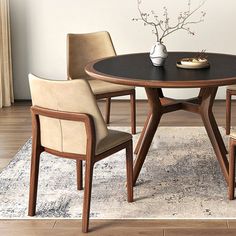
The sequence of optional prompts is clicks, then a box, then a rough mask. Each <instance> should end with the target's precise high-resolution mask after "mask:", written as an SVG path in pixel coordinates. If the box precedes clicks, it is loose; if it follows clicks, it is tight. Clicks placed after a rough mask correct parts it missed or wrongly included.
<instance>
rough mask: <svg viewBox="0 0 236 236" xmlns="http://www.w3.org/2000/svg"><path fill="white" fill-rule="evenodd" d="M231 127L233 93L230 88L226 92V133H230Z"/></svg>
mask: <svg viewBox="0 0 236 236" xmlns="http://www.w3.org/2000/svg"><path fill="white" fill-rule="evenodd" d="M230 127H231V93H230V91H229V90H227V92H226V134H227V135H229V134H230Z"/></svg>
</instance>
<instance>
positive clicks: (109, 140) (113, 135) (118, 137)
mask: <svg viewBox="0 0 236 236" xmlns="http://www.w3.org/2000/svg"><path fill="white" fill-rule="evenodd" d="M131 139H132V135H131V134H129V133H125V132H121V131H116V130H111V129H109V130H108V135H107V137H105V138H104V139H103V140H101V141H100V142H99V144H98V145H97V149H96V155H98V154H100V153H103V152H105V151H107V150H109V149H111V148H113V147H116V146H118V145H120V144H122V143H125V142H127V141H129V140H131Z"/></svg>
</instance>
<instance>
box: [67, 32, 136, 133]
mask: <svg viewBox="0 0 236 236" xmlns="http://www.w3.org/2000/svg"><path fill="white" fill-rule="evenodd" d="M111 56H116V51H115V48H114V46H113V43H112V39H111V37H110V34H109V33H108V32H106V31H101V32H96V33H87V34H68V35H67V77H68V79H70V80H73V79H87V80H88V82H89V84H90V86H91V89H92V91H93V93H94V95H95V97H96V99H104V98H105V99H106V115H105V120H106V123H107V124H109V123H110V110H111V98H112V97H117V96H124V95H130V105H131V131H132V134H135V133H136V104H135V103H136V102H135V87H133V86H125V85H118V84H113V83H108V82H105V81H101V80H95V79H92V78H91V77H89V76H88V75H87V74H86V72H85V70H84V68H85V66H86V65H87V64H88V63H89V62H91V61H93V60H97V59H101V58H105V57H111Z"/></svg>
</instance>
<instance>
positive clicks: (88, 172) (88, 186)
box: [82, 160, 94, 233]
mask: <svg viewBox="0 0 236 236" xmlns="http://www.w3.org/2000/svg"><path fill="white" fill-rule="evenodd" d="M93 165H94V164H93V163H92V162H91V160H87V161H86V168H85V186H84V203H83V216H82V232H83V233H87V232H88V228H89V214H90V202H91V192H92V180H93Z"/></svg>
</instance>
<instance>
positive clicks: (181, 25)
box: [132, 0, 207, 42]
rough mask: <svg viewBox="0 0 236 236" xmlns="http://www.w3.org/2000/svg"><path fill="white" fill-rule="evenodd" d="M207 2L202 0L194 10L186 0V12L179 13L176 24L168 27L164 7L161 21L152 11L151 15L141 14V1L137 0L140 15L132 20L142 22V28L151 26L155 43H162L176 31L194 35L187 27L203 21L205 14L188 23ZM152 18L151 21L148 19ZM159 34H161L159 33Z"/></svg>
mask: <svg viewBox="0 0 236 236" xmlns="http://www.w3.org/2000/svg"><path fill="white" fill-rule="evenodd" d="M206 1H207V0H203V1H202V2H200V3H199V5H198V7H197V8H195V9H193V10H192V9H191V0H188V10H187V11H185V12H180V13H179V16H178V19H177V20H178V22H177V24H176V25H174V26H171V25H170V18H169V14H168V9H167V8H166V7H164V8H163V9H164V14H163V19H159V17H158V15H157V14H156V13H155V12H154V11H153V10H152V11H151V13H143V12H142V10H141V4H142V0H137V3H138V11H139V14H140V17H139V18H133V19H132V20H133V21H143V22H144V26H146V25H150V26H152V27H153V28H154V29H153V31H152V32H153V33H154V34H155V36H156V40H157V42H163V39H164V38H165V37H167V36H168V35H170V34H172V33H174V32H175V31H178V30H185V31H187V32H188V33H189V34H191V35H195V33H194V32H193V31H192V30H191V29H190V27H189V25H192V24H198V23H201V22H203V21H204V18H205V16H206V12H203V11H201V16H200V19H198V20H192V21H188V20H189V19H190V18H191V17H192V16H193V15H194V13H196V12H197V11H198V10H199V9H200V8H201V7H202V6H203V5H204V4H205V2H206ZM150 17H152V19H150ZM160 32H161V33H160Z"/></svg>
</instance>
